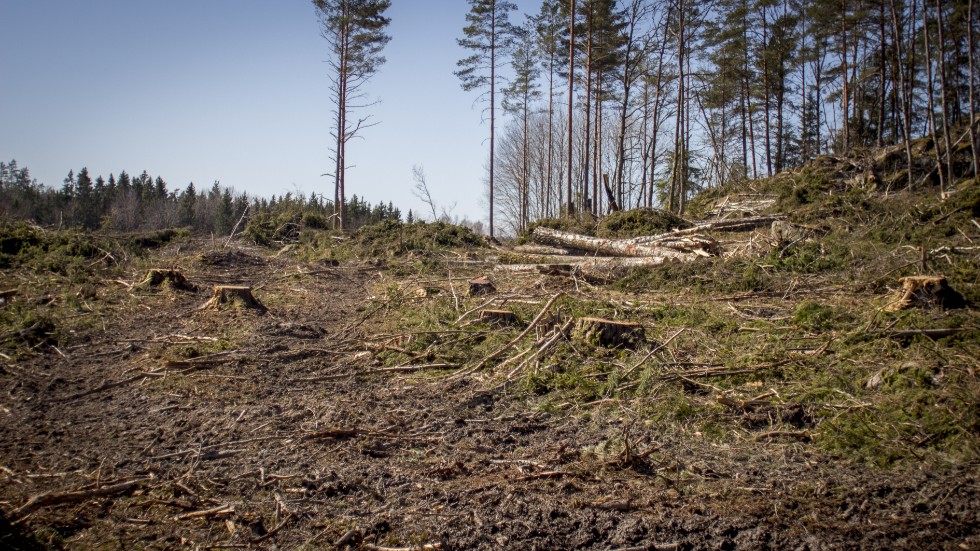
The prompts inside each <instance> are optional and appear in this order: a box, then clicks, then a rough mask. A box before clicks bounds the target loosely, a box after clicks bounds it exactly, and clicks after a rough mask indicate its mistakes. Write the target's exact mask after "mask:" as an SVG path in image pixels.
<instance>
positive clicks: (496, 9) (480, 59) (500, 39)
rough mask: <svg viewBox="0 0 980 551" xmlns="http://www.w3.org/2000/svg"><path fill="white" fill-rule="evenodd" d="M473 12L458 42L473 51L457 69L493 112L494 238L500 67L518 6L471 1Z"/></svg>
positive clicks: (465, 85)
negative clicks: (495, 153) (510, 19)
mask: <svg viewBox="0 0 980 551" xmlns="http://www.w3.org/2000/svg"><path fill="white" fill-rule="evenodd" d="M468 1H469V3H470V11H469V13H467V14H466V26H465V27H463V38H459V39H457V40H456V42H457V43H458V44H459V45H460V46H462V47H463V48H465V49H467V50H470V51H471V52H472V53H471V54H470V55H469V56H467V57H465V58H463V59H461V60H459V62H457V64H456V65H457V67H459V70H457V71H456V72H455V74H456V76H457V77H458V78H459V80H460V83H461V84H462V87H463V90H466V91H467V92H469V91H472V90H481V95H480V97H481V98H486V101H487V102H488V105H489V111H490V117H489V118H490V220H489V222H490V228H489V229H490V237H491V238H493V237H494V223H493V210H494V170H493V169H494V133H495V132H494V131H495V123H496V106H497V105H496V104H497V94H496V92H497V78H498V74H497V69H498V67H499V66H500V64H501V62H502V60H503V59H504V57H503V54H505V53H506V52H507V48H508V46H509V37H510V33H511V31H510V29H511V25H510V22H509V19H508V14H509V12H511V11H513V10H515V9H517V6H516V5H515V4H514V3H513V2H509V1H507V0H468Z"/></svg>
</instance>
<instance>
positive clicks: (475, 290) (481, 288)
mask: <svg viewBox="0 0 980 551" xmlns="http://www.w3.org/2000/svg"><path fill="white" fill-rule="evenodd" d="M496 291H497V288H496V287H494V286H493V283H491V282H490V280H489V279H487V278H485V277H478V278H476V279H471V280H470V290H469V294H470V296H471V297H479V296H483V295H491V294H493V293H495V292H496Z"/></svg>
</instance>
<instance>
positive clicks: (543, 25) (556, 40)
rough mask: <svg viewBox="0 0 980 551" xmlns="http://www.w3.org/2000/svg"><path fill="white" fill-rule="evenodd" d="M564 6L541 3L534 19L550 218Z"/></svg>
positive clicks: (556, 1) (565, 27)
mask: <svg viewBox="0 0 980 551" xmlns="http://www.w3.org/2000/svg"><path fill="white" fill-rule="evenodd" d="M563 5H564V3H563V2H562V1H561V0H544V1H543V2H542V3H541V11H540V12H539V13H538V16H537V17H536V18H535V20H534V21H535V31H536V32H537V50H538V56H539V60H540V63H541V67H542V69H543V70H544V72H545V73H546V74H547V79H548V151H547V157H546V158H547V175H546V184H545V192H544V196H545V197H546V198H547V199H546V202H545V205H544V210H545V216H547V217H551V216H553V215H554V214H553V211H552V209H551V197H552V193H553V187H554V180H553V176H554V160H555V159H554V157H555V155H554V153H555V139H554V138H555V77H556V76H559V74H560V72H561V68H560V64H561V60H562V58H563V57H564V48H563V47H562V42H563V40H567V31H568V25H566V24H565V22H564V18H563V12H562V6H563ZM561 189H562V188H561V186H560V185H559V186H558V191H559V198H558V204H559V205H561V202H562V199H561V195H562V194H561Z"/></svg>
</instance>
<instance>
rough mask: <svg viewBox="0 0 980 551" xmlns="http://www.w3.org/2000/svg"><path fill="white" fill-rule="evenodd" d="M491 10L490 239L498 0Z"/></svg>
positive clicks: (491, 232)
mask: <svg viewBox="0 0 980 551" xmlns="http://www.w3.org/2000/svg"><path fill="white" fill-rule="evenodd" d="M490 10H491V11H492V13H493V15H492V16H491V18H490V220H489V222H490V239H493V238H494V228H493V199H494V197H493V192H494V181H493V176H494V175H493V169H494V164H495V163H494V150H493V149H494V135H495V133H494V130H495V126H494V125H495V123H496V119H495V115H496V112H495V108H496V106H497V97H496V91H497V5H496V2H491V3H490Z"/></svg>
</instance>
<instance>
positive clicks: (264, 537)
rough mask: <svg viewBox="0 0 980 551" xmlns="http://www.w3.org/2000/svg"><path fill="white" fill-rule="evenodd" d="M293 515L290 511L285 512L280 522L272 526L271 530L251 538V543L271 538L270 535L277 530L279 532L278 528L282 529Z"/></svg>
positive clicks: (274, 533)
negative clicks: (284, 516)
mask: <svg viewBox="0 0 980 551" xmlns="http://www.w3.org/2000/svg"><path fill="white" fill-rule="evenodd" d="M293 516H294V515H293V514H292V513H289V514H287V515H286V518H284V519H282V522H280V523H279V524H277V525H276V526H275V528H273V529H272V530H269V531H268V532H266V533H265V535H263V536H261V537H258V538H255V539H253V540H252V543H259V542H262V541H265V540H267V539H269V538H271V537H272V536H274V535H276V533H277V532H279V531H280V530H282V528H283V527H284V526H286V523H287V522H289V521H290V520H292V519H293Z"/></svg>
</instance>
